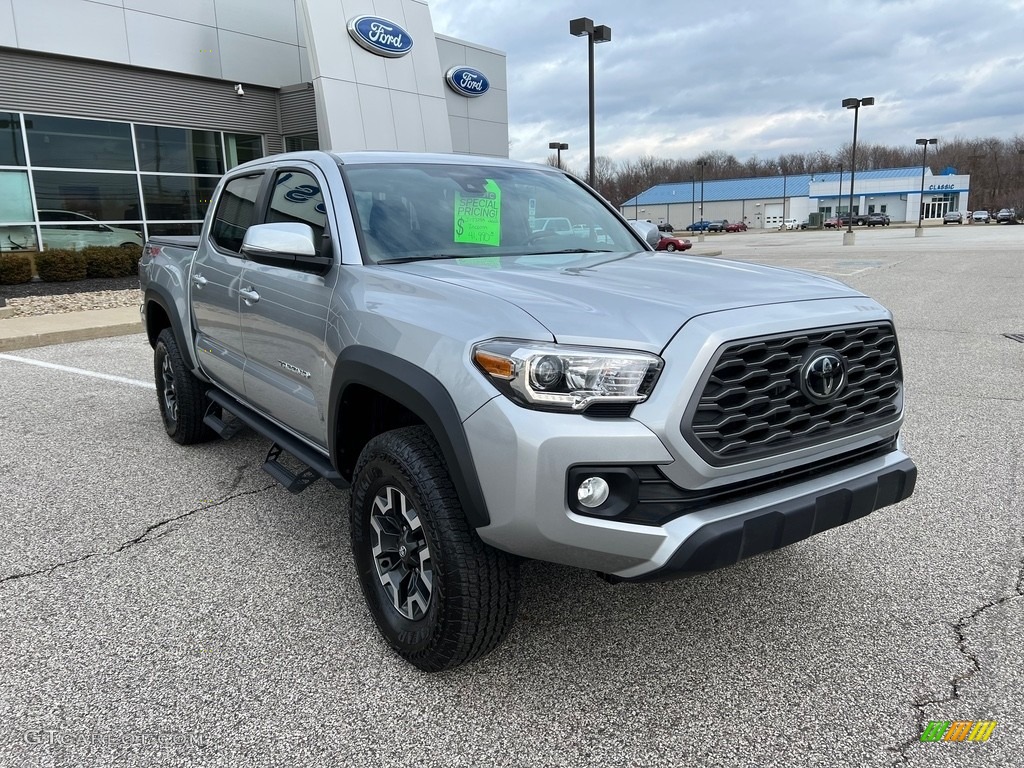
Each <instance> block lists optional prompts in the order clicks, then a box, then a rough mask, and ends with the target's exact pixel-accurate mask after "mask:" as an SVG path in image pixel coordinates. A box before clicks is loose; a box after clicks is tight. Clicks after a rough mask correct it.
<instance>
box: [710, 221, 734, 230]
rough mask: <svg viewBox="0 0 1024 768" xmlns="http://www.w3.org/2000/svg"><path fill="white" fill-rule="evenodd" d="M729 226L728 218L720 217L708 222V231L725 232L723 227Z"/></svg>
mask: <svg viewBox="0 0 1024 768" xmlns="http://www.w3.org/2000/svg"><path fill="white" fill-rule="evenodd" d="M728 226H729V220H728V219H721V220H719V221H711V222H708V232H725V228H726V227H728Z"/></svg>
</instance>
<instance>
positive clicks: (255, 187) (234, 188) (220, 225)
mask: <svg viewBox="0 0 1024 768" xmlns="http://www.w3.org/2000/svg"><path fill="white" fill-rule="evenodd" d="M262 182H263V174H262V173H258V174H256V175H254V176H239V177H238V178H237V179H232V180H231V181H229V182H228V183H227V186H225V187H224V191H223V192H222V193H221V196H220V200H218V201H217V211H216V212H215V213H214V216H213V226H212V228H211V230H210V238H211V239H212V240H213V242H214V243H216V244H217V247H219V248H223V249H224V250H226V251H232V252H233V253H241V251H242V239H243V238H244V237H245V233H246V231H247V230H248V229H249V227H251V226H252V225H253V224H255V223H256V197H257V196H258V195H259V193H260V184H262Z"/></svg>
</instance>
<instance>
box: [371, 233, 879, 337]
mask: <svg viewBox="0 0 1024 768" xmlns="http://www.w3.org/2000/svg"><path fill="white" fill-rule="evenodd" d="M543 258H544V259H547V260H548V261H547V262H546V263H545V262H544V261H543V260H542V257H521V258H520V259H518V260H513V259H512V258H508V257H506V258H502V259H500V260H499V259H494V258H486V259H458V260H450V259H446V260H439V261H417V262H410V263H407V264H401V265H393V266H391V267H389V268H393V269H398V270H401V271H403V272H408V273H411V274H416V275H419V276H421V277H425V278H430V279H435V280H440V281H442V282H446V283H450V284H452V285H457V286H461V287H463V288H469V289H472V290H475V291H479V292H480V293H484V294H487V295H489V296H493V297H495V298H498V299H502V300H504V301H507V302H509V303H511V304H514V305H515V306H517V307H519V308H521V309H522V310H523V311H524V312H527V313H529V314H530V315H531V316H532V317H534V318H535V319H536V320H537V321H538V322H540V323H541V324H542V325H544V327H546V328H547V329H548V330H549V331H550V332H551V334H552V335H553V336H554V337H555V339H556V340H557V341H559V342H561V343H578V344H595V343H597V344H600V345H602V346H612V347H625V348H632V349H642V350H647V351H651V352H658V351H660V350H661V349H663V348H664V347H665V345H666V344H668V342H669V340H670V339H671V338H672V337H673V336H674V335H675V333H676V332H677V331H678V330H679V329H680V328H681V327H682V326H683V325H684V324H685V323H686V322H687V321H689V320H690V319H692V318H694V317H697V316H698V315H703V314H707V313H709V312H719V311H722V310H728V309H738V308H741V307H750V306H757V305H764V304H778V303H788V302H794V301H811V300H816V299H832V298H848V297H851V296H862V295H863V294H861V293H860V292H858V291H855V290H853V289H852V288H850V287H849V286H847V285H844V284H843V283H840V282H839V281H837V280H832V279H831V278H826V277H821V276H818V275H813V274H810V273H807V272H802V271H798V270H791V269H781V268H778V267H766V266H762V265H759V264H748V263H744V262H737V261H719V260H717V259H708V258H706V257H705V258H701V257H685V256H678V255H671V256H669V255H664V254H662V253H660V252H649V251H640V252H637V253H596V254H582V255H580V254H572V255H571V256H561V257H552V256H547V257H543ZM552 258H555V259H558V258H561V259H563V261H562V263H551V261H550V260H551V259H552Z"/></svg>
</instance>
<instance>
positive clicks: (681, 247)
mask: <svg viewBox="0 0 1024 768" xmlns="http://www.w3.org/2000/svg"><path fill="white" fill-rule="evenodd" d="M692 247H693V243H691V242H690V241H689V240H684V239H683V238H681V237H671V236H669V235H662V236H661V239H660V240H659V241H658V244H657V245H656V246H655V247H654V250H656V251H685V250H688V249H689V248H692Z"/></svg>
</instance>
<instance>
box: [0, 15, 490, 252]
mask: <svg viewBox="0 0 1024 768" xmlns="http://www.w3.org/2000/svg"><path fill="white" fill-rule="evenodd" d="M317 147H320V148H324V149H333V150H337V151H350V150H362V149H401V150H411V151H427V152H452V151H454V152H466V153H474V154H482V155H493V156H499V157H507V156H508V99H507V85H506V66H505V56H504V54H503V53H501V52H499V51H494V50H491V49H488V48H484V47H482V46H479V45H475V44H473V43H469V42H466V41H463V40H456V39H453V38H451V37H446V36H444V35H439V34H437V33H435V31H434V29H433V23H432V20H431V16H430V10H429V8H428V5H427V3H426V2H424V1H423V0H373V1H372V2H371V1H370V0H258V1H257V2H253V0H0V250H3V251H8V250H34V249H35V248H36V247H37V244H38V242H39V240H40V239H41V240H42V242H43V245H44V247H45V246H46V244H47V241H48V239H49V240H51V242H52V243H53V244H54V245H53V246H51V247H55V246H56V244H57V243H58V237H57V231H58V230H61V231H62V237H61V238H60V239H59V242H60V244H61V247H65V246H66V244H68V243H71V244H72V245H74V243H75V240H76V235H78V236H79V237H78V241H79V243H78V244H79V245H83V244H87V243H88V242H90V241H89V238H88V237H86V234H85V233H91V232H105V233H107V235H108V236H109V237H112V238H114V239H118V238H121V236H120V235H119V234H118V233H122V232H128V231H129V230H131V231H136V232H139V233H140V234H141V236H143V237H145V236H148V235H149V234H197V233H198V231H199V227H200V225H201V223H202V219H203V216H204V214H205V212H206V206H207V203H208V201H209V199H210V196H211V193H212V191H213V188H214V186H215V185H216V183H217V180H218V179H219V177H220V176H221V175H222V174H223V173H224V172H225V171H226V170H227V169H229V168H232V167H234V166H235V165H237V164H239V163H241V162H245V161H246V160H250V159H255V158H258V157H262V156H264V155H268V154H274V153H277V152H282V151H286V150H296V149H314V148H317ZM48 233H49V234H50V235H52V237H48ZM69 233H70V234H69Z"/></svg>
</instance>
